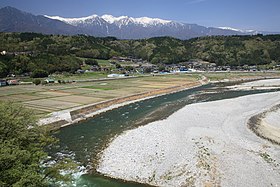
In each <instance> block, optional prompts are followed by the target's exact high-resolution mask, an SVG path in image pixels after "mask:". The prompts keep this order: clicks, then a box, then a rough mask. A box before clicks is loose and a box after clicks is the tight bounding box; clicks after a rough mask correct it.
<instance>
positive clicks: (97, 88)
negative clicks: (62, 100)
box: [82, 86, 113, 90]
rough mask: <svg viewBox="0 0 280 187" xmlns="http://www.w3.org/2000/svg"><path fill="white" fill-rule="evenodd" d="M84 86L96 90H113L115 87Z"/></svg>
mask: <svg viewBox="0 0 280 187" xmlns="http://www.w3.org/2000/svg"><path fill="white" fill-rule="evenodd" d="M82 88H89V89H94V90H113V88H106V87H98V86H84V87H82Z"/></svg>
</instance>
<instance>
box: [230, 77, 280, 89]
mask: <svg viewBox="0 0 280 187" xmlns="http://www.w3.org/2000/svg"><path fill="white" fill-rule="evenodd" d="M228 88H229V89H232V90H252V89H258V90H263V89H279V88H280V79H265V80H258V81H252V82H246V83H242V84H240V85H234V86H228Z"/></svg>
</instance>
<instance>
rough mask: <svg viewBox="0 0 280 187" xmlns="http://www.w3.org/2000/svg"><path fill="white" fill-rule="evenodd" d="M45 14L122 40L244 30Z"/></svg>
mask: <svg viewBox="0 0 280 187" xmlns="http://www.w3.org/2000/svg"><path fill="white" fill-rule="evenodd" d="M45 17H47V18H50V19H54V20H59V21H62V22H64V23H67V24H70V25H72V26H77V27H79V28H83V29H84V30H85V31H86V32H87V33H90V34H91V35H95V36H115V37H117V38H122V39H138V38H149V37H157V36H172V37H176V38H180V39H188V38H192V37H199V36H207V35H237V34H244V32H241V31H239V30H233V29H226V28H212V27H209V28H208V27H203V26H199V25H196V24H186V23H180V22H176V21H171V20H163V19H159V18H149V17H140V18H133V17H128V16H120V17H114V16H112V15H103V16H97V15H92V16H88V17H82V18H63V17H59V16H45Z"/></svg>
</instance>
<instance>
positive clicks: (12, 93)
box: [0, 73, 279, 117]
mask: <svg viewBox="0 0 280 187" xmlns="http://www.w3.org/2000/svg"><path fill="white" fill-rule="evenodd" d="M202 75H203V76H206V77H208V78H210V80H214V81H216V80H223V79H240V78H242V77H244V78H257V77H263V76H279V73H272V74H267V73H265V74H264V73H203V74H201V73H193V74H173V75H157V76H145V77H136V78H128V79H123V78H119V79H115V80H95V81H92V82H73V83H67V84H49V85H38V86H35V85H18V86H7V87H0V100H2V101H7V100H9V101H13V102H18V103H22V104H23V105H24V106H26V107H27V108H30V109H34V112H35V114H36V115H37V116H38V117H45V116H47V114H49V113H51V112H56V111H60V110H64V109H70V108H73V107H78V106H83V105H87V104H93V103H98V102H102V101H106V100H110V99H115V98H120V97H125V96H130V95H134V94H139V93H145V92H149V91H153V90H157V89H164V88H169V87H173V86H178V85H183V84H187V83H193V82H196V81H198V80H199V79H201V76H202ZM70 78H71V79H73V78H75V77H70Z"/></svg>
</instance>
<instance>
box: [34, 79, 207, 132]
mask: <svg viewBox="0 0 280 187" xmlns="http://www.w3.org/2000/svg"><path fill="white" fill-rule="evenodd" d="M203 84H207V79H206V78H204V79H203V80H201V81H197V82H193V83H187V84H183V85H178V86H173V87H168V88H164V89H157V90H153V91H149V92H144V93H139V94H135V95H131V96H126V97H121V98H116V99H112V100H108V101H104V102H99V103H94V104H89V105H85V106H82V107H77V108H72V109H69V110H63V111H59V112H53V113H52V114H51V115H50V117H48V118H44V119H41V120H40V121H39V124H40V125H48V126H50V127H51V128H54V129H56V128H61V127H65V126H67V125H71V124H73V123H77V122H79V121H82V120H85V119H87V118H90V117H93V116H95V115H98V114H100V113H103V112H106V111H109V110H112V109H115V108H118V107H121V106H124V105H127V104H130V103H133V102H137V101H141V100H144V99H149V98H153V97H158V96H161V95H165V94H170V93H175V92H179V91H183V90H186V89H190V88H194V87H197V86H201V85H203Z"/></svg>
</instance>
